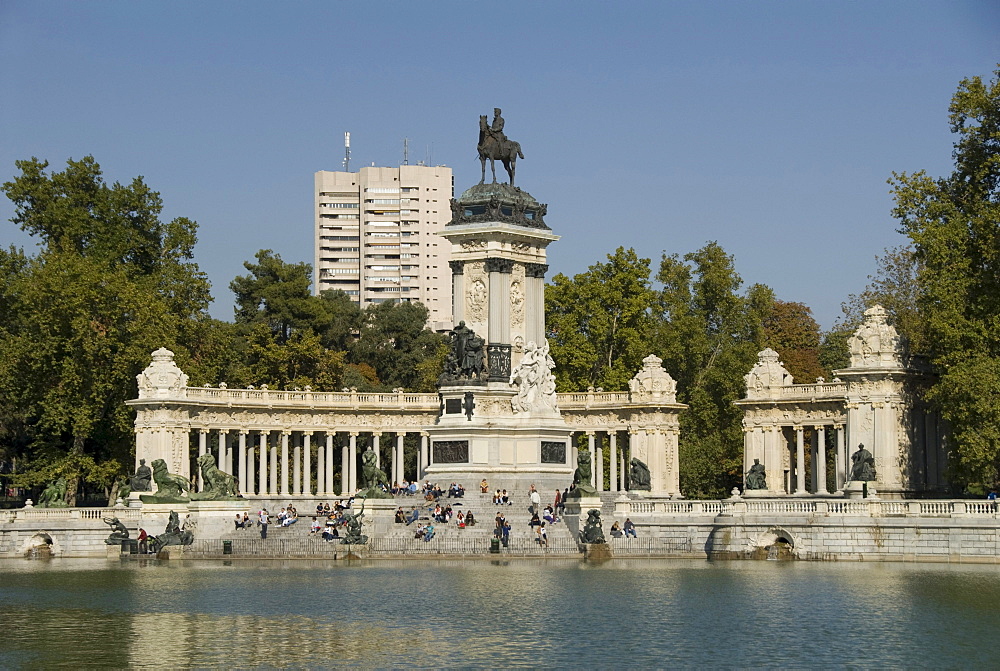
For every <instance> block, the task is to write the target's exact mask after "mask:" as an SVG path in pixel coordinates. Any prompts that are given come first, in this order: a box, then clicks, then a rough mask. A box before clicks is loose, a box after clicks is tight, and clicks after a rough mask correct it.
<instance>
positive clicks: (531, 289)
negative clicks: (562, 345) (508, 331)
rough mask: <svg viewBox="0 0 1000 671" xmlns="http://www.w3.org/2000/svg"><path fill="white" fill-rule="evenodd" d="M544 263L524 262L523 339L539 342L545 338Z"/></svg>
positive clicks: (545, 268)
mask: <svg viewBox="0 0 1000 671" xmlns="http://www.w3.org/2000/svg"><path fill="white" fill-rule="evenodd" d="M548 269H549V266H548V265H547V264H544V263H526V264H524V276H525V280H524V283H525V285H526V287H525V288H526V291H525V292H524V293H525V296H526V303H527V305H526V306H525V331H526V335H525V340H526V341H528V342H532V341H533V342H536V343H540V342H542V341H543V340H545V272H546V271H547V270H548Z"/></svg>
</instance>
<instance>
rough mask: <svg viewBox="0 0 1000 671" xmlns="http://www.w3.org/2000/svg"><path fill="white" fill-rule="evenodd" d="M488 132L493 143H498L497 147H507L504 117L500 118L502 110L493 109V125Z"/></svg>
mask: <svg viewBox="0 0 1000 671" xmlns="http://www.w3.org/2000/svg"><path fill="white" fill-rule="evenodd" d="M487 132H488V134H489V136H490V137H492V138H493V141H494V142H496V144H497V147H499V148H500V149H503V148H505V147H506V146H507V136H506V135H504V132H503V117H502V116H500V108H499V107H494V108H493V123H492V124H490V126H489V128H488V129H487Z"/></svg>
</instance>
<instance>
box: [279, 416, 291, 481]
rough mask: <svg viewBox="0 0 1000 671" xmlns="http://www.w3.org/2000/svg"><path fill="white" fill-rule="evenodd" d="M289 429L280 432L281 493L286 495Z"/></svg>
mask: <svg viewBox="0 0 1000 671" xmlns="http://www.w3.org/2000/svg"><path fill="white" fill-rule="evenodd" d="M289 434H291V431H289V430H288V429H285V430H284V431H282V432H281V495H282V496H288V436H289Z"/></svg>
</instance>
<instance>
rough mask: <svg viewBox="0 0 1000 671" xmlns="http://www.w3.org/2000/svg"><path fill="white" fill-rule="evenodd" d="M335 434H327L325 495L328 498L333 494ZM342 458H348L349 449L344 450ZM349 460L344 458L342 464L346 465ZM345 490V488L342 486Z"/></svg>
mask: <svg viewBox="0 0 1000 671" xmlns="http://www.w3.org/2000/svg"><path fill="white" fill-rule="evenodd" d="M333 438H334V436H333V434H332V433H330V432H329V431H327V432H326V489H324V490H323V493H324V494H325V495H327V496H330V495H331V494H333V492H334V489H333ZM341 456H342V458H343V457H346V456H347V448H344V450H343V454H342V455H341ZM346 462H347V459H346V458H344V459H343V460H342V461H341V463H342V464H346ZM341 490H343V486H341Z"/></svg>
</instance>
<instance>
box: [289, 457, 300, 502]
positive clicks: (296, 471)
mask: <svg viewBox="0 0 1000 671" xmlns="http://www.w3.org/2000/svg"><path fill="white" fill-rule="evenodd" d="M291 470H292V487H291V490H290V492H291V494H293V495H295V496H300V495H301V494H302V447H301V446H300V445H295V446H294V447H292V469H291Z"/></svg>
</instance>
